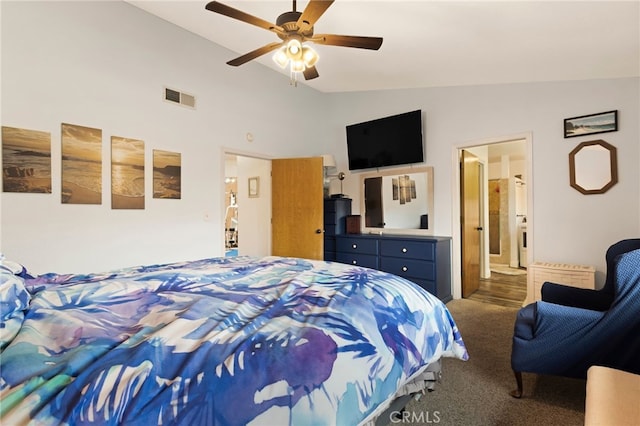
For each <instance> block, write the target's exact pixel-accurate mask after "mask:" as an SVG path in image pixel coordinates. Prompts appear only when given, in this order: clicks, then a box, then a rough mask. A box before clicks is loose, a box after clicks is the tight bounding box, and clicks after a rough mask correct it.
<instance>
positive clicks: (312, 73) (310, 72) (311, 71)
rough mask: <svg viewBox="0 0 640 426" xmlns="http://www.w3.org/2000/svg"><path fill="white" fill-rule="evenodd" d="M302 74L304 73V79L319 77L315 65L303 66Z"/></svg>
mask: <svg viewBox="0 0 640 426" xmlns="http://www.w3.org/2000/svg"><path fill="white" fill-rule="evenodd" d="M302 75H304V79H305V80H313V79H314V78H318V77H320V74H318V70H317V69H316V67H309V68H305V69H304V71H302Z"/></svg>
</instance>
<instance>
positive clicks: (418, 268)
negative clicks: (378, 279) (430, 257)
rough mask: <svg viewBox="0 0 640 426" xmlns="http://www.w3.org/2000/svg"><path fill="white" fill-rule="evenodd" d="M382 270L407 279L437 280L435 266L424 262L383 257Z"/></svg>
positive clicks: (381, 260) (381, 261) (381, 259)
mask: <svg viewBox="0 0 640 426" xmlns="http://www.w3.org/2000/svg"><path fill="white" fill-rule="evenodd" d="M380 269H381V270H383V271H385V272H391V273H392V274H396V275H400V276H401V277H405V278H419V279H423V280H435V279H436V267H435V264H434V263H433V262H427V261H424V260H416V259H401V258H397V257H381V258H380Z"/></svg>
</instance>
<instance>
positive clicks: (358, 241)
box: [336, 237, 378, 255]
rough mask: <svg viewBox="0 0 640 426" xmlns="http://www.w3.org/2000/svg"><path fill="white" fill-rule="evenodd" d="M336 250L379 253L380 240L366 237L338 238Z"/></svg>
mask: <svg viewBox="0 0 640 426" xmlns="http://www.w3.org/2000/svg"><path fill="white" fill-rule="evenodd" d="M336 250H337V251H339V252H344V253H357V254H373V255H377V254H378V241H377V240H375V239H366V238H349V237H346V238H343V237H340V238H337V239H336Z"/></svg>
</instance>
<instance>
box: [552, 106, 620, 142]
mask: <svg viewBox="0 0 640 426" xmlns="http://www.w3.org/2000/svg"><path fill="white" fill-rule="evenodd" d="M617 130H618V110H615V111H607V112H601V113H598V114H590V115H581V116H579V117H572V118H565V120H564V137H565V138H573V137H576V136H586V135H594V134H596V133H607V132H615V131H617Z"/></svg>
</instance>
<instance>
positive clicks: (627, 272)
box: [511, 249, 640, 398]
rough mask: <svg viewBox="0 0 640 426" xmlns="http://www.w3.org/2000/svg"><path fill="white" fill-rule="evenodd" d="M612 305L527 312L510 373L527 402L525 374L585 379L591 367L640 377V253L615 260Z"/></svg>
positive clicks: (533, 307)
mask: <svg viewBox="0 0 640 426" xmlns="http://www.w3.org/2000/svg"><path fill="white" fill-rule="evenodd" d="M607 274H611V275H612V285H613V293H614V297H613V300H612V302H611V304H610V306H609V307H608V309H606V310H604V311H601V310H593V309H585V308H579V307H574V306H564V305H560V304H556V303H549V302H547V301H545V300H543V301H539V302H535V303H532V304H529V305H527V306H525V307H524V308H522V309H520V311H518V315H517V318H516V321H515V326H514V334H513V346H512V351H511V367H512V368H513V371H514V374H515V377H516V383H517V389H516V390H514V391H512V392H511V395H512V396H513V397H516V398H520V397H521V396H522V372H529V373H538V374H549V375H556V376H565V377H575V378H585V377H586V374H587V369H588V368H589V367H590V366H592V365H601V366H605V367H611V368H617V369H619V370H624V371H629V372H631V373H636V374H640V249H638V250H633V251H630V252H628V253H625V254H621V255H619V256H617V257H616V258H615V259H613V261H612V264H611V268H610V269H607Z"/></svg>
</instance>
